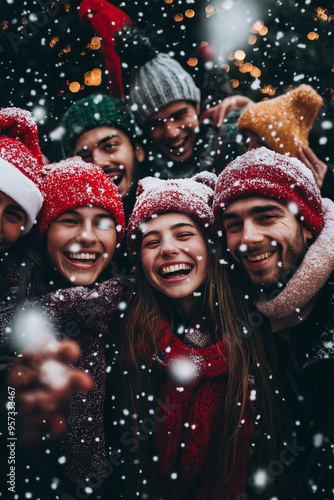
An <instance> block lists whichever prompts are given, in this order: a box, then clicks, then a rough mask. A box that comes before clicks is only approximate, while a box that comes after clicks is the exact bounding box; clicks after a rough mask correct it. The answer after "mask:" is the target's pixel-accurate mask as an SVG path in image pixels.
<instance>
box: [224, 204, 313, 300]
mask: <svg viewBox="0 0 334 500" xmlns="http://www.w3.org/2000/svg"><path fill="white" fill-rule="evenodd" d="M294 214H296V205H295V204H291V205H290V206H288V207H287V206H285V205H282V204H281V203H279V202H277V201H275V200H273V199H267V198H260V197H249V198H245V199H241V200H236V201H233V202H232V203H230V204H229V205H228V206H227V208H226V210H225V211H224V212H223V213H222V219H223V225H224V228H225V232H226V241H227V247H228V248H229V250H230V252H231V255H232V257H233V258H234V259H236V260H237V261H238V262H239V263H240V264H241V266H242V268H243V269H244V270H245V272H246V273H247V275H248V276H249V278H250V280H251V281H252V283H253V285H254V287H255V288H257V289H263V290H264V291H265V292H270V291H272V290H274V289H276V288H277V286H278V287H281V286H284V285H285V284H286V282H287V280H289V279H290V277H291V274H293V272H294V271H295V270H296V268H297V267H298V266H299V265H300V263H301V261H302V259H303V256H304V253H305V251H306V249H307V247H308V243H307V240H308V239H310V240H311V239H312V233H311V231H309V230H308V229H306V228H305V227H303V226H302V225H301V224H300V223H299V222H298V221H297V219H296V217H295V215H294ZM280 283H282V284H281V285H280Z"/></svg>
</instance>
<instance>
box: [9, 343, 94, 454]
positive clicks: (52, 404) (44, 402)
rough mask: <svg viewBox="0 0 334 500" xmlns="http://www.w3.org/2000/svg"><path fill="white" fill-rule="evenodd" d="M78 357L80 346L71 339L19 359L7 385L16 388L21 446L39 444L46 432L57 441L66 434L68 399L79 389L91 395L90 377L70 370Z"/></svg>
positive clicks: (36, 350) (49, 345) (27, 353)
mask: <svg viewBox="0 0 334 500" xmlns="http://www.w3.org/2000/svg"><path fill="white" fill-rule="evenodd" d="M79 357H80V348H79V346H78V345H77V344H76V343H75V342H73V341H70V340H63V341H60V342H57V341H52V342H50V343H49V344H48V345H46V346H45V347H43V348H42V349H40V348H39V349H33V348H32V349H26V350H25V351H23V352H22V354H20V355H19V356H17V358H16V360H15V362H14V364H13V366H12V368H11V370H10V372H9V375H8V386H9V387H11V388H14V389H15V403H16V411H17V426H18V428H17V437H18V443H19V445H20V446H23V447H27V446H34V445H38V443H40V442H41V439H42V437H43V436H44V435H45V434H46V433H47V434H49V435H50V437H51V439H56V438H58V437H59V436H60V435H61V434H62V433H63V432H64V430H65V427H66V419H65V413H64V410H65V407H66V403H67V402H68V400H69V398H70V397H71V395H72V394H73V393H74V391H76V390H79V391H81V392H88V391H89V390H91V389H92V387H93V380H92V378H91V376H90V375H88V374H87V373H85V372H83V371H81V370H75V369H72V368H70V365H69V363H70V362H72V361H75V360H76V359H78V358H79Z"/></svg>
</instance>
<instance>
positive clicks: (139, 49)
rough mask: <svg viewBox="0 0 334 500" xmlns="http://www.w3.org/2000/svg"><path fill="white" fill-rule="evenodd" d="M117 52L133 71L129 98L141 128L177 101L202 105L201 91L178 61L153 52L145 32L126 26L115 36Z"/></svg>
mask: <svg viewBox="0 0 334 500" xmlns="http://www.w3.org/2000/svg"><path fill="white" fill-rule="evenodd" d="M115 41H116V52H117V54H118V55H119V56H120V58H121V61H122V62H123V64H125V65H126V66H128V67H129V69H130V81H129V99H130V106H131V111H132V112H133V114H134V116H135V119H136V121H137V122H138V123H139V125H143V124H144V123H145V122H146V120H147V119H148V118H149V117H150V116H152V115H153V114H154V113H157V112H158V111H159V110H160V109H161V108H163V107H165V106H168V104H171V103H173V102H176V101H191V102H193V103H194V104H195V105H197V104H199V103H200V100H201V92H200V90H199V88H197V87H196V85H195V82H194V80H193V78H192V77H191V76H190V74H189V73H188V72H187V71H186V70H184V69H183V68H182V66H181V64H179V63H178V62H177V61H176V60H175V59H173V58H172V57H170V56H169V55H168V54H163V53H161V52H158V51H157V50H155V49H154V47H153V46H152V44H151V40H150V39H149V37H148V36H147V35H146V34H145V32H143V31H142V30H140V29H138V28H136V27H134V26H124V28H123V29H122V31H121V32H119V34H118V35H117V36H116V37H115Z"/></svg>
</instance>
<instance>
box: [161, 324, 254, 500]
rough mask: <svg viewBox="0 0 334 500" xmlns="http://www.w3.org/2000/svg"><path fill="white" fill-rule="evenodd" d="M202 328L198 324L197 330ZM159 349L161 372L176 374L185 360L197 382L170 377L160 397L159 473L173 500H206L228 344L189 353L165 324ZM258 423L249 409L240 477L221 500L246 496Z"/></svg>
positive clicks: (240, 448)
mask: <svg viewBox="0 0 334 500" xmlns="http://www.w3.org/2000/svg"><path fill="white" fill-rule="evenodd" d="M194 323H195V322H194ZM196 323H197V322H196ZM198 327H199V325H197V324H196V327H195V328H196V329H197V330H198ZM157 349H158V353H157V358H156V362H157V365H158V367H159V370H162V371H164V372H166V371H168V372H170V371H173V366H175V362H179V361H180V360H183V361H184V360H185V359H186V360H188V366H189V362H190V363H192V364H193V368H194V372H193V374H194V376H193V378H192V379H191V380H190V381H188V382H187V383H184V382H180V381H176V380H175V379H173V378H171V377H168V380H167V382H166V383H165V385H164V387H163V389H162V392H161V394H160V395H159V399H160V401H162V402H164V406H162V408H161V410H160V411H159V413H158V418H157V429H156V432H155V441H154V451H155V455H157V456H158V461H157V468H158V470H159V472H160V474H161V476H162V477H163V479H164V480H166V481H167V482H168V484H169V487H170V488H171V491H172V495H171V499H173V500H174V499H180V498H184V499H186V498H193V499H197V500H202V499H206V498H208V492H207V491H206V490H205V488H204V486H203V480H202V479H203V477H202V475H203V473H204V471H203V463H204V459H205V455H206V451H207V446H208V441H209V437H210V433H211V428H212V424H213V420H214V417H215V415H216V412H217V408H218V405H219V403H220V402H221V400H222V398H225V395H226V387H227V377H228V359H227V349H226V344H225V342H224V341H221V342H219V343H218V344H216V345H212V346H209V347H205V348H203V349H198V348H189V347H185V346H184V345H183V344H182V342H181V341H180V340H179V339H178V338H177V337H176V336H175V335H174V334H172V333H171V331H170V327H169V324H168V323H167V322H166V321H161V328H160V338H159V341H158V345H157ZM253 421H254V415H253V411H252V407H251V404H250V403H249V404H248V405H247V407H246V414H245V415H244V417H243V420H242V424H241V427H240V434H239V438H238V456H237V460H236V467H235V471H234V472H233V475H232V478H231V480H230V481H229V484H228V487H227V489H226V491H224V492H222V495H221V498H222V500H235V499H236V498H237V497H238V495H239V494H242V493H243V492H244V491H245V487H246V463H247V458H248V454H249V449H250V439H251V435H252V432H253ZM218 439H219V436H217V440H218ZM190 492H191V496H189V494H190ZM240 498H241V496H240Z"/></svg>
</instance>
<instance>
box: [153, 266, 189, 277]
mask: <svg viewBox="0 0 334 500" xmlns="http://www.w3.org/2000/svg"><path fill="white" fill-rule="evenodd" d="M193 267H194V266H192V265H191V264H174V265H173V266H162V267H161V268H160V269H159V274H160V276H161V277H162V278H164V279H169V278H178V277H184V276H188V274H189V273H190V271H191V270H192V269H193Z"/></svg>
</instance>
